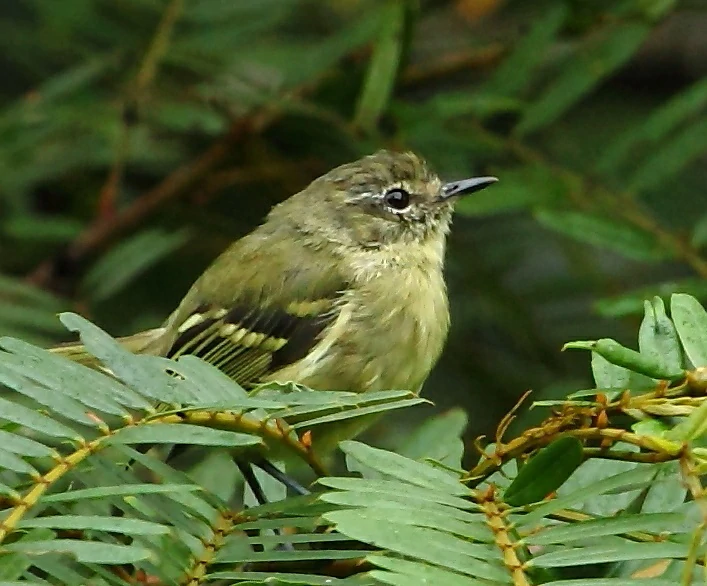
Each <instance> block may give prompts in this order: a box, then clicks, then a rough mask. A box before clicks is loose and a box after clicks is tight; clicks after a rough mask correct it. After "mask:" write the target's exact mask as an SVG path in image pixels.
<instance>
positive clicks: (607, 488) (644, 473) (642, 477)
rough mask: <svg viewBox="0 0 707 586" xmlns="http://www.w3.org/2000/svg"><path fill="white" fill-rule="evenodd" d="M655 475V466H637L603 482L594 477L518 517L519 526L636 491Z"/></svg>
mask: <svg viewBox="0 0 707 586" xmlns="http://www.w3.org/2000/svg"><path fill="white" fill-rule="evenodd" d="M591 463H592V461H591V460H589V461H587V462H585V463H584V465H583V466H582V467H580V468H579V470H577V473H580V472H581V471H582V468H583V467H584V466H587V465H588V464H591ZM654 475H655V467H654V466H636V467H634V468H632V469H631V470H628V471H626V472H621V473H618V474H612V475H611V476H609V477H608V478H603V479H601V480H596V477H595V476H593V477H592V478H591V479H588V480H590V483H589V484H583V485H582V486H581V487H579V488H577V489H576V490H574V491H572V492H571V493H570V494H564V495H561V496H558V497H557V498H555V499H552V500H551V501H548V502H546V503H543V504H542V505H540V506H539V507H537V508H536V509H533V510H532V511H531V512H530V513H528V514H527V515H523V516H520V517H518V519H517V522H518V525H522V526H526V525H533V524H535V523H538V522H539V521H541V520H542V519H544V518H545V517H546V516H547V515H551V514H553V513H554V512H556V511H559V510H561V509H566V508H570V507H574V506H576V505H578V504H580V503H584V502H587V501H589V500H590V499H593V498H595V497H597V496H599V495H603V494H606V493H608V492H616V491H622V490H623V491H627V490H635V486H636V485H637V484H644V483H648V482H650V481H651V480H652V479H653V478H654Z"/></svg>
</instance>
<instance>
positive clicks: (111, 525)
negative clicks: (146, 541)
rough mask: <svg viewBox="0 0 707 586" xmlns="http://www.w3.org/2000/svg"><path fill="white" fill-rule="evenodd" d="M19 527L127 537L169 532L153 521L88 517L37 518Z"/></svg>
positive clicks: (24, 521)
mask: <svg viewBox="0 0 707 586" xmlns="http://www.w3.org/2000/svg"><path fill="white" fill-rule="evenodd" d="M19 526H20V527H21V528H28V527H29V528H35V527H48V528H51V529H78V530H91V531H111V532H115V533H123V534H125V535H164V534H165V533H168V532H169V527H166V526H165V525H159V524H158V523H153V522H151V521H141V520H140V519H126V518H120V517H99V516H88V515H61V516H47V517H35V518H34V519H24V520H23V521H21V522H20V524H19Z"/></svg>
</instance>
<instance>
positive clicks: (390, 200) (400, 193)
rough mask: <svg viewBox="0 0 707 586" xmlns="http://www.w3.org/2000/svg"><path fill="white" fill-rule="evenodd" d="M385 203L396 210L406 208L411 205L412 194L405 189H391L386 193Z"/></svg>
mask: <svg viewBox="0 0 707 586" xmlns="http://www.w3.org/2000/svg"><path fill="white" fill-rule="evenodd" d="M385 203H386V204H388V205H389V206H390V207H391V208H393V209H394V210H404V209H405V208H406V207H408V206H409V205H410V194H409V193H408V192H407V191H405V190H404V189H391V190H390V191H388V192H387V193H386V194H385Z"/></svg>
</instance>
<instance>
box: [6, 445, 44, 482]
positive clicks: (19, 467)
mask: <svg viewBox="0 0 707 586" xmlns="http://www.w3.org/2000/svg"><path fill="white" fill-rule="evenodd" d="M0 470H12V471H13V472H17V473H18V474H28V475H30V476H34V477H37V476H40V474H39V472H38V471H37V469H36V468H34V466H32V465H30V464H28V463H27V462H25V461H24V460H23V459H22V458H18V457H17V456H16V455H15V454H13V453H11V452H5V451H3V450H2V448H0Z"/></svg>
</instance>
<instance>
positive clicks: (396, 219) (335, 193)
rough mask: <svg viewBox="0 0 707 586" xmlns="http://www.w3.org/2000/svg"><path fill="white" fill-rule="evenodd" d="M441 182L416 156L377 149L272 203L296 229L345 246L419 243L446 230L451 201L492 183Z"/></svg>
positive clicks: (478, 180) (484, 179) (478, 179)
mask: <svg viewBox="0 0 707 586" xmlns="http://www.w3.org/2000/svg"><path fill="white" fill-rule="evenodd" d="M496 181H497V179H496V178H495V177H476V178H472V179H464V180H461V181H454V182H452V183H443V182H442V181H441V180H440V178H439V177H438V176H437V175H436V174H435V173H434V172H433V171H432V170H431V169H430V168H429V166H428V165H427V163H426V162H425V161H424V160H423V159H421V158H420V157H418V156H417V155H415V154H413V153H410V152H407V153H396V152H391V151H378V152H377V153H375V154H373V155H369V156H367V157H364V158H362V159H359V160H358V161H354V162H352V163H347V164H345V165H341V166H340V167H336V168H335V169H332V170H331V171H329V172H328V173H327V174H325V175H323V176H321V177H319V178H318V179H316V180H315V181H313V182H312V183H311V184H310V185H309V186H308V187H307V188H306V189H304V190H303V191H301V192H300V193H298V194H296V195H294V196H293V197H291V198H290V199H288V200H286V201H285V202H283V203H282V204H280V205H279V206H277V207H276V208H275V209H274V210H273V212H272V213H271V214H272V215H274V216H276V217H277V216H280V217H283V219H284V216H288V217H289V219H290V220H291V221H293V222H296V223H297V224H298V225H299V226H298V227H299V228H300V229H301V230H303V231H304V232H306V233H308V234H312V235H321V236H323V237H324V238H326V239H327V240H330V241H331V242H335V243H339V244H343V245H346V246H350V245H353V246H362V247H366V248H376V247H381V246H386V245H390V244H398V243H403V244H404V243H422V242H424V241H426V240H429V239H435V240H438V239H440V238H443V237H444V235H446V233H447V231H448V229H449V224H450V220H451V215H452V211H453V208H454V204H455V202H456V201H457V200H458V199H459V198H460V197H462V196H464V195H468V194H470V193H474V192H475V191H479V190H480V189H484V188H485V187H488V186H489V185H491V184H492V183H495V182H496Z"/></svg>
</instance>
